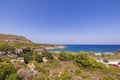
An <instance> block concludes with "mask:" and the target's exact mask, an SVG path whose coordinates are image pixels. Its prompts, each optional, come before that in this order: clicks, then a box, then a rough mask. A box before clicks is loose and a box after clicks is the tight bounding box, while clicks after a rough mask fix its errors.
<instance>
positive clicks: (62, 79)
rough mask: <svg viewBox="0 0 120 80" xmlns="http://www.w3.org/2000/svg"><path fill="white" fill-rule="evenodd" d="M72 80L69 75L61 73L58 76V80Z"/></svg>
mask: <svg viewBox="0 0 120 80" xmlns="http://www.w3.org/2000/svg"><path fill="white" fill-rule="evenodd" d="M71 79H72V75H71V74H70V73H67V72H65V73H63V74H61V75H60V77H59V78H58V80H71Z"/></svg>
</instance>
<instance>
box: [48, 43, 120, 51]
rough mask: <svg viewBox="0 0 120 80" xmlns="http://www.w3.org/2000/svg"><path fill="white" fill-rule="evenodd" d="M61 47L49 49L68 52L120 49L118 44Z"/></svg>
mask: <svg viewBox="0 0 120 80" xmlns="http://www.w3.org/2000/svg"><path fill="white" fill-rule="evenodd" d="M64 46H65V48H63V49H55V50H50V51H52V52H60V51H68V52H80V51H84V52H89V51H92V52H95V53H111V52H117V51H118V50H120V45H64Z"/></svg>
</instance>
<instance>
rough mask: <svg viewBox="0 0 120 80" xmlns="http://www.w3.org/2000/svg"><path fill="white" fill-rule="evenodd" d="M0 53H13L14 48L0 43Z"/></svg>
mask: <svg viewBox="0 0 120 80" xmlns="http://www.w3.org/2000/svg"><path fill="white" fill-rule="evenodd" d="M0 51H12V52H14V51H15V48H14V47H13V46H10V45H8V44H6V43H0Z"/></svg>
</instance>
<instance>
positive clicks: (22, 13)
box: [0, 0, 120, 44]
mask: <svg viewBox="0 0 120 80" xmlns="http://www.w3.org/2000/svg"><path fill="white" fill-rule="evenodd" d="M0 33H4V34H14V35H20V36H25V37H27V38H28V39H30V40H32V41H34V42H39V43H51V44H120V0H1V1H0Z"/></svg>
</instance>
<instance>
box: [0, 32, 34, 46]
mask: <svg viewBox="0 0 120 80" xmlns="http://www.w3.org/2000/svg"><path fill="white" fill-rule="evenodd" d="M0 42H3V43H8V44H15V43H32V42H31V41H30V40H28V39H27V38H25V37H23V36H17V35H10V34H0Z"/></svg>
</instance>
